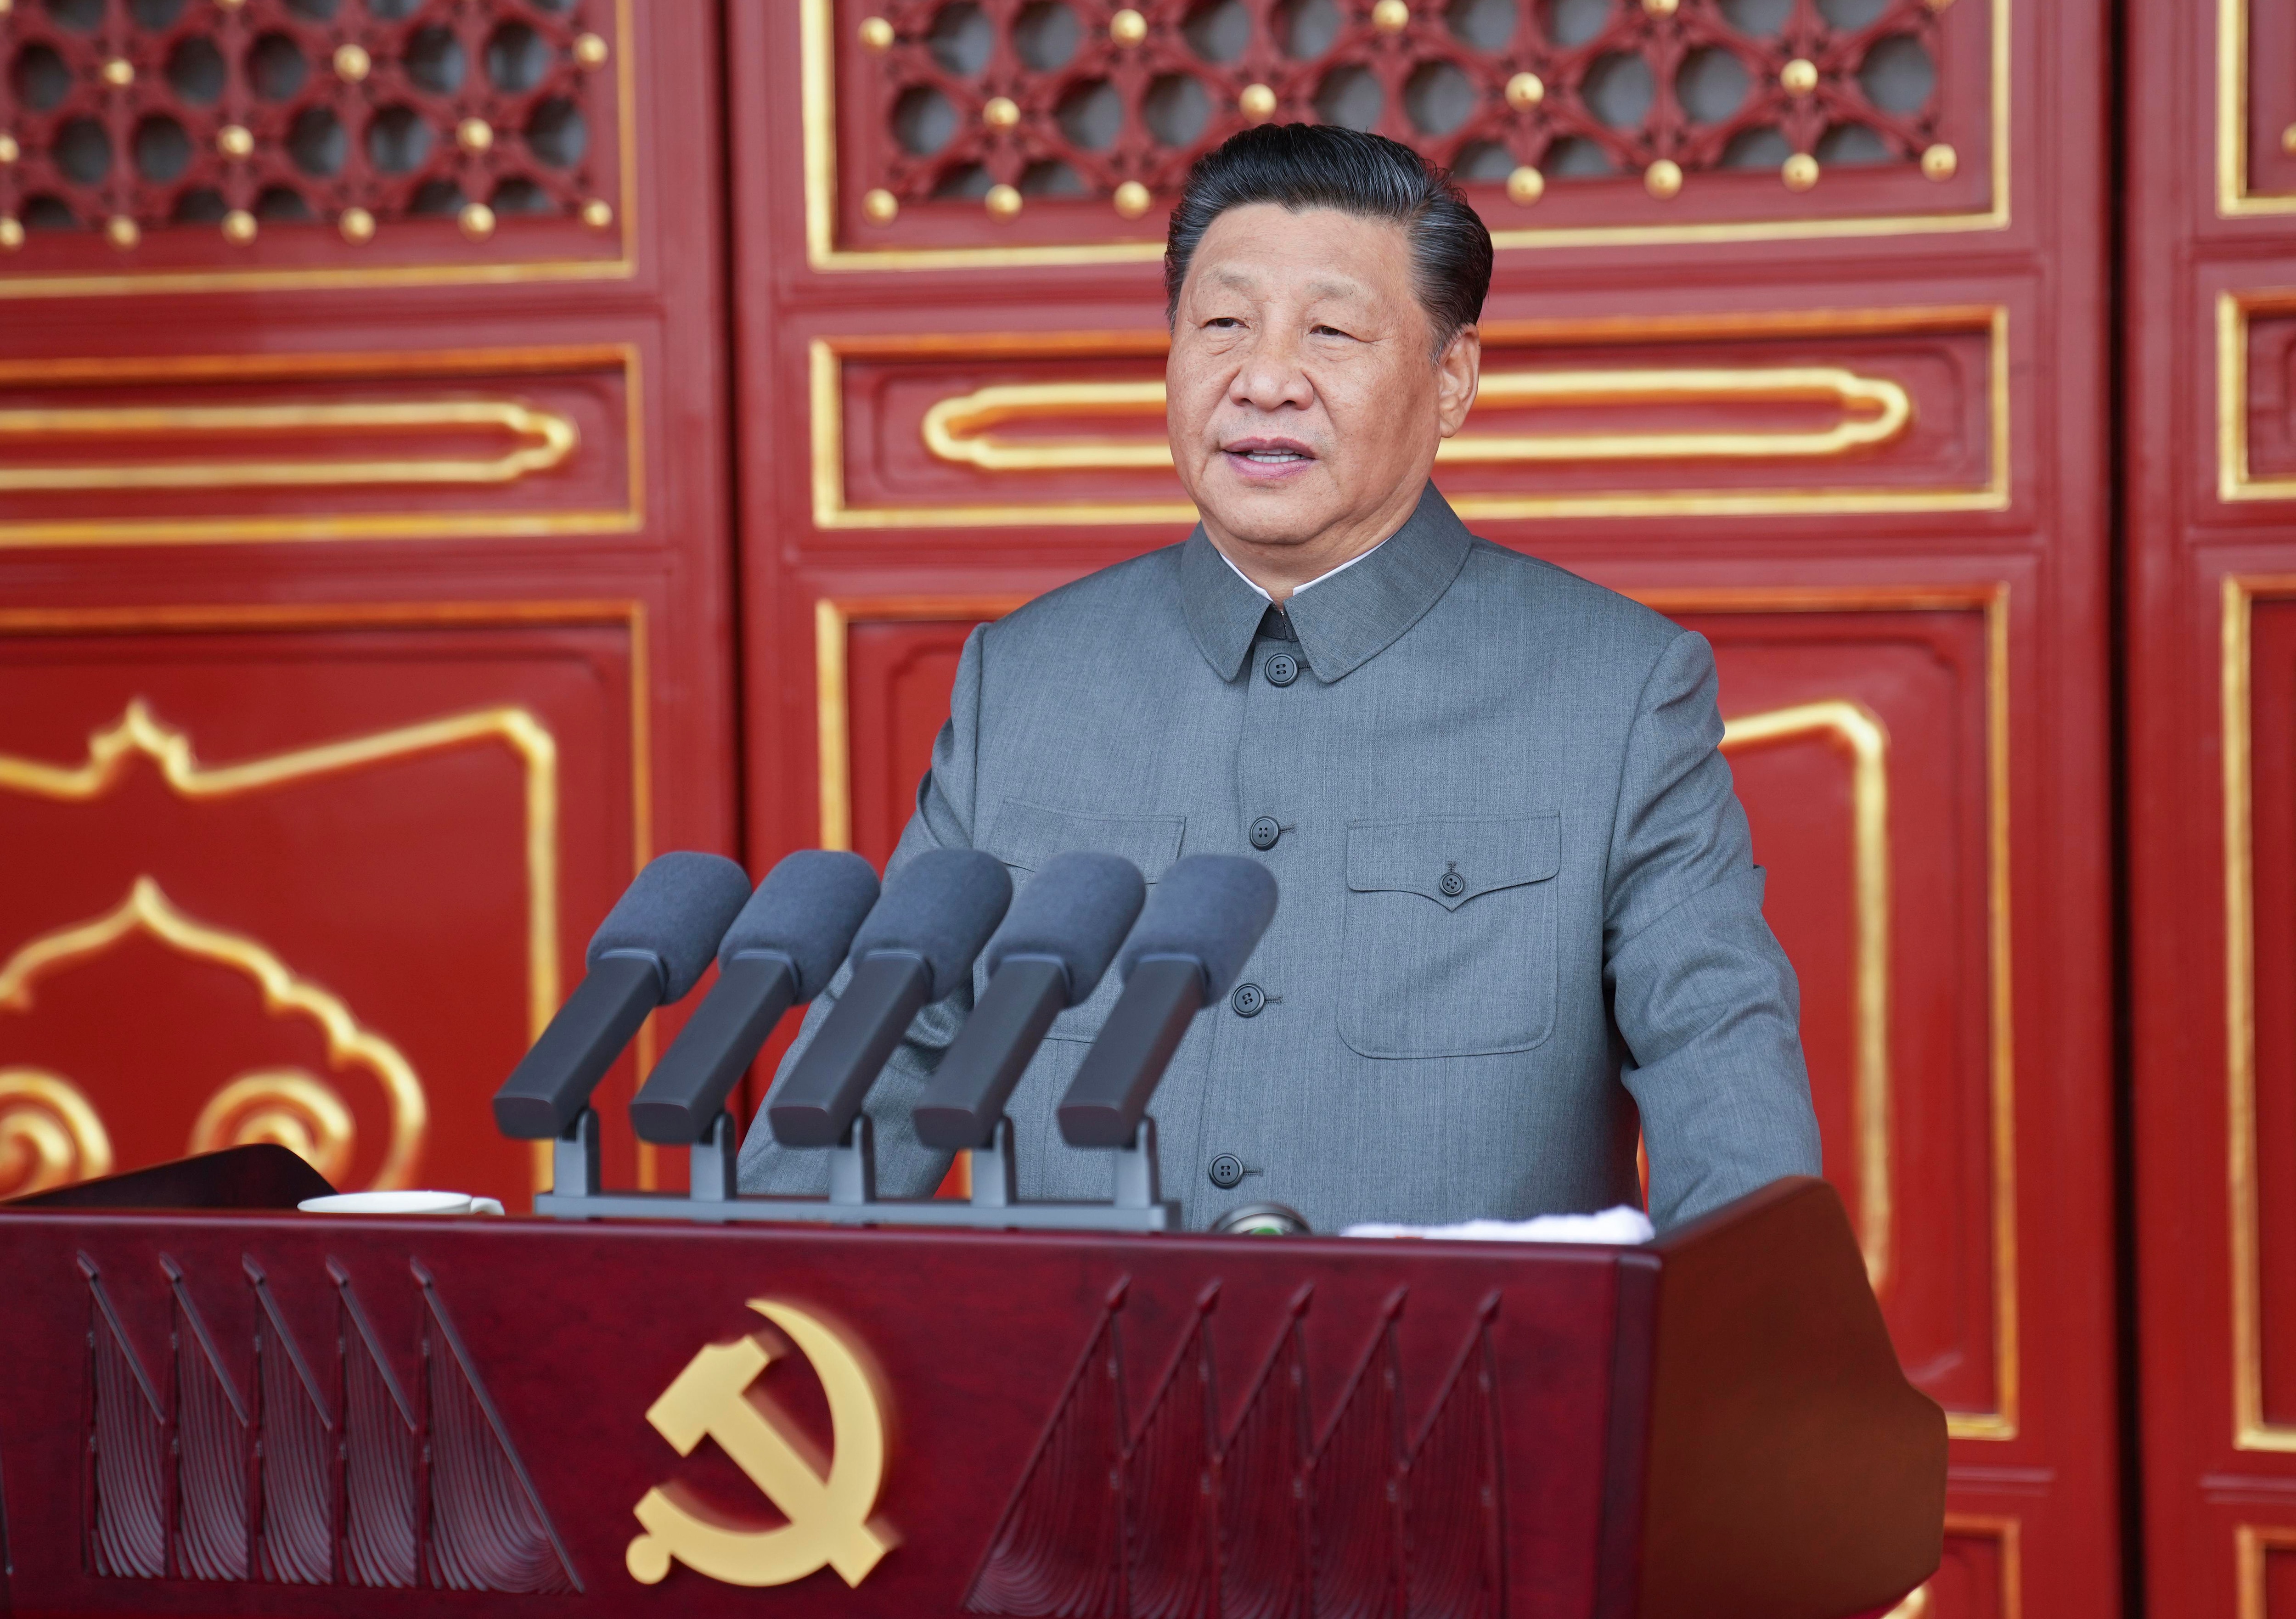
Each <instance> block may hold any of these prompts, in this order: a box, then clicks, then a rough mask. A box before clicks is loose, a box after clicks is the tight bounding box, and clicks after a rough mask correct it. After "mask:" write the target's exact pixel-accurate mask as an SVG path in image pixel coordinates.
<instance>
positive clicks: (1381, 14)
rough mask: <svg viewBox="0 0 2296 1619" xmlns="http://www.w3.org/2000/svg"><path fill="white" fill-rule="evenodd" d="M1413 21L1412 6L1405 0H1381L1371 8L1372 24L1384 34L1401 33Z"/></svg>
mask: <svg viewBox="0 0 2296 1619" xmlns="http://www.w3.org/2000/svg"><path fill="white" fill-rule="evenodd" d="M1410 23H1411V8H1410V7H1409V6H1407V5H1406V4H1404V3H1403V0H1379V4H1377V5H1374V6H1373V7H1372V8H1371V25H1372V27H1374V28H1375V29H1378V30H1379V31H1380V32H1381V33H1382V34H1400V33H1401V32H1403V30H1404V29H1406V28H1407V27H1409V26H1410Z"/></svg>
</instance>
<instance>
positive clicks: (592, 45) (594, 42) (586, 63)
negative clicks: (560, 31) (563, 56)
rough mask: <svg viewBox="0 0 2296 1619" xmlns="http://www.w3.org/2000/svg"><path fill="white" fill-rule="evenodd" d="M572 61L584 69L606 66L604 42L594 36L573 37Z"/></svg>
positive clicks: (581, 35) (602, 39) (601, 38)
mask: <svg viewBox="0 0 2296 1619" xmlns="http://www.w3.org/2000/svg"><path fill="white" fill-rule="evenodd" d="M574 60H575V61H576V62H577V63H578V65H580V66H582V67H585V68H603V67H604V66H605V65H606V42H605V40H604V38H603V37H601V36H599V35H596V34H577V35H576V36H575V37H574Z"/></svg>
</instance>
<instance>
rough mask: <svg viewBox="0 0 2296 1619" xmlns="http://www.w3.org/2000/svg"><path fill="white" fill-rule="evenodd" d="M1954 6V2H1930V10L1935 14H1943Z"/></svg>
mask: <svg viewBox="0 0 2296 1619" xmlns="http://www.w3.org/2000/svg"><path fill="white" fill-rule="evenodd" d="M1951 4H1953V0H1929V6H1930V10H1931V11H1933V12H1941V11H1943V10H1945V8H1946V7H1947V6H1948V5H1951Z"/></svg>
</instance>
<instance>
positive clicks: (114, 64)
mask: <svg viewBox="0 0 2296 1619" xmlns="http://www.w3.org/2000/svg"><path fill="white" fill-rule="evenodd" d="M103 82H104V83H105V84H107V85H110V86H111V87H112V88H113V89H115V90H125V89H126V88H127V86H130V85H132V84H134V83H135V63H134V62H132V61H128V60H127V58H126V57H125V56H115V57H113V58H112V59H111V61H107V62H105V63H104V64H103Z"/></svg>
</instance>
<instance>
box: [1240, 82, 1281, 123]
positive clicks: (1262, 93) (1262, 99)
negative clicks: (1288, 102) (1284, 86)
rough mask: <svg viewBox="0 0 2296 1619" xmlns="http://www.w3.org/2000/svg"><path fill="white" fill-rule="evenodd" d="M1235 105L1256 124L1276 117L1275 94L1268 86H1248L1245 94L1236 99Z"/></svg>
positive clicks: (1244, 89)
mask: <svg viewBox="0 0 2296 1619" xmlns="http://www.w3.org/2000/svg"><path fill="white" fill-rule="evenodd" d="M1235 104H1236V105H1237V106H1238V107H1240V108H1242V110H1243V116H1244V117H1246V118H1248V119H1251V120H1252V121H1253V122H1254V123H1260V122H1264V121H1265V120H1267V119H1271V118H1274V117H1275V91H1273V90H1271V89H1269V88H1268V87H1267V86H1266V85H1246V86H1244V87H1243V94H1242V95H1239V96H1237V97H1236V98H1235Z"/></svg>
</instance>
